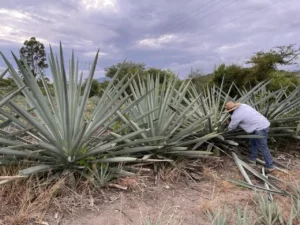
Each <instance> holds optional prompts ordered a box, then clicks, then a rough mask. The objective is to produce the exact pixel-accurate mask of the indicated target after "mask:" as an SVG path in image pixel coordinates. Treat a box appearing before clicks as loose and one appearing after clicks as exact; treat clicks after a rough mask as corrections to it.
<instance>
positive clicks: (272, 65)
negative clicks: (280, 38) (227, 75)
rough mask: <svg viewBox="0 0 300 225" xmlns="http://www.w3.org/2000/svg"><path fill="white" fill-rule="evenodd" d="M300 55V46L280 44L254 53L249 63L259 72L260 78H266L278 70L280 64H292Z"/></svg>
mask: <svg viewBox="0 0 300 225" xmlns="http://www.w3.org/2000/svg"><path fill="white" fill-rule="evenodd" d="M299 55H300V47H299V48H296V47H295V45H288V46H278V47H276V48H275V49H271V50H270V51H268V52H262V51H260V52H257V53H255V55H253V56H252V57H251V58H250V60H249V61H247V63H248V64H252V65H253V67H252V68H253V70H254V71H255V72H256V73H257V77H256V78H257V79H258V80H264V79H266V75H268V74H269V73H271V72H274V71H276V70H277V67H278V65H292V64H297V62H295V61H296V60H297V59H298V58H299Z"/></svg>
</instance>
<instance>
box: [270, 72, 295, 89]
mask: <svg viewBox="0 0 300 225" xmlns="http://www.w3.org/2000/svg"><path fill="white" fill-rule="evenodd" d="M268 79H270V80H271V82H270V84H269V85H268V89H269V90H270V91H276V90H279V89H281V88H282V87H287V88H288V90H289V91H292V90H294V89H295V87H296V86H299V84H300V79H299V77H297V76H296V75H295V73H292V72H286V71H274V72H271V73H270V74H269V76H268Z"/></svg>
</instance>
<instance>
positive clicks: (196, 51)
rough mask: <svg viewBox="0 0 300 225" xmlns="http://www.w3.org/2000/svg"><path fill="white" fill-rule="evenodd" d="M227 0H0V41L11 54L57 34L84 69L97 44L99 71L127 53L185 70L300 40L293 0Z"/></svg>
mask: <svg viewBox="0 0 300 225" xmlns="http://www.w3.org/2000/svg"><path fill="white" fill-rule="evenodd" d="M230 2H231V1H229V2H228V1H219V0H212V1H206V3H207V4H206V5H204V3H201V2H199V1H188V2H183V1H182V0H173V1H172V4H170V1H169V0H161V1H151V0H143V1H132V0H52V1H39V0H26V1H24V0H14V1H3V3H2V4H1V8H0V20H1V21H3V22H2V23H1V25H0V48H1V52H3V53H4V54H5V55H6V56H8V58H9V60H11V59H12V58H11V56H10V52H9V51H10V50H13V51H14V52H16V53H18V49H19V48H20V47H21V46H22V43H23V42H24V41H25V40H27V39H29V38H30V37H32V36H33V37H36V38H37V40H39V41H41V42H43V43H44V44H45V46H48V44H51V45H52V46H53V48H54V50H55V51H57V50H58V48H57V47H58V44H59V42H60V41H62V43H63V46H64V52H65V58H66V59H67V58H68V57H70V55H71V50H72V49H74V51H75V54H76V56H77V58H78V59H79V60H80V69H82V70H86V69H87V67H88V63H90V61H91V60H92V59H93V56H94V54H95V52H96V51H97V49H100V57H99V65H98V67H99V68H97V71H101V70H103V68H105V67H108V66H110V65H112V64H115V63H118V62H122V61H123V60H124V59H125V58H127V60H132V61H136V62H144V63H146V65H147V66H153V67H157V68H167V67H170V68H171V69H173V70H174V72H176V73H179V74H180V76H181V77H185V76H186V75H187V74H188V73H189V71H190V69H191V68H194V69H197V67H199V68H200V69H202V70H203V71H205V72H212V71H213V69H214V66H215V65H219V64H220V63H233V62H238V63H240V64H243V63H244V62H245V60H246V59H247V58H249V57H250V56H251V55H252V54H253V53H254V52H257V51H261V50H264V51H268V50H269V49H270V48H272V47H275V46H278V45H288V44H292V43H300V37H299V35H298V32H297V31H298V29H299V28H300V14H299V9H300V2H299V1H298V0H289V1H288V2H286V1H280V2H278V3H276V2H277V0H265V1H260V0H244V1H236V2H234V4H229V3H230ZM269 4H273V5H269ZM266 6H267V7H266ZM263 7H264V8H263ZM47 52H49V49H47ZM0 67H4V63H3V61H2V60H0ZM99 74H101V73H100V72H99ZM102 75H103V73H102ZM99 76H100V75H99Z"/></svg>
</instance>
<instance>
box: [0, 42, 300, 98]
mask: <svg viewBox="0 0 300 225" xmlns="http://www.w3.org/2000/svg"><path fill="white" fill-rule="evenodd" d="M19 53H20V61H21V63H22V64H26V65H27V66H28V68H29V69H30V70H31V72H32V73H33V75H34V76H35V77H36V79H38V80H39V84H40V85H41V86H42V81H41V76H44V78H45V79H46V81H47V82H48V83H49V79H48V78H46V76H45V74H46V73H45V70H46V69H47V68H48V64H47V57H46V51H45V47H44V44H43V43H41V42H39V41H38V40H37V39H36V38H35V37H31V38H30V39H29V40H26V41H25V42H24V43H23V46H22V47H21V48H20V51H19ZM299 55H300V47H297V46H296V45H293V44H291V45H288V46H278V47H275V48H273V49H271V50H269V51H259V52H256V53H254V54H253V55H252V56H251V57H250V59H249V60H248V61H246V64H248V65H249V66H247V67H244V66H242V65H238V64H235V63H233V64H230V65H226V64H221V65H219V66H217V67H216V68H215V69H214V71H213V72H212V73H209V74H205V73H203V72H202V70H201V68H198V69H195V70H191V71H190V73H189V74H187V76H186V77H187V79H191V81H192V82H193V83H194V84H195V86H196V87H197V88H199V89H201V88H203V87H206V86H207V85H212V84H217V85H223V88H224V90H225V91H227V90H229V88H230V86H231V85H232V83H234V84H235V85H237V86H238V87H244V88H246V89H250V88H251V87H253V86H255V85H256V84H257V83H259V82H261V81H264V80H270V83H269V85H268V88H269V89H270V90H271V91H275V90H278V89H280V88H282V87H287V88H288V89H290V90H292V89H293V88H294V87H295V86H297V85H299V84H300V79H299V73H298V72H297V71H286V70H282V69H279V67H280V66H286V65H292V64H297V59H298V58H299ZM121 65H122V69H121V70H120V71H119V75H118V79H119V80H121V79H122V78H123V77H124V76H126V75H128V74H129V75H131V74H136V73H138V76H136V77H135V79H136V81H137V82H139V79H146V77H147V74H150V75H153V76H158V75H159V76H160V79H159V82H160V83H162V82H163V80H164V78H165V77H167V79H176V80H177V81H178V85H180V83H181V82H182V80H180V79H179V78H178V77H177V75H176V73H175V72H173V71H172V70H170V69H167V70H163V69H159V68H153V67H147V66H146V64H145V63H138V62H132V61H127V62H124V63H117V64H115V65H112V66H110V67H107V68H105V76H106V77H107V79H110V78H112V77H113V76H114V75H115V73H116V72H117V71H118V70H119V68H120V67H121ZM108 83H109V82H108V81H107V80H106V81H102V82H100V81H99V80H97V79H94V80H93V82H92V87H91V92H90V97H92V96H101V95H102V94H103V90H104V89H105V88H106V86H107V85H108ZM83 86H84V85H83ZM0 87H15V84H14V82H13V81H12V79H11V78H9V77H8V78H6V79H2V80H1V81H0ZM234 90H236V89H232V92H234ZM128 92H130V90H129V89H128ZM231 94H236V93H231Z"/></svg>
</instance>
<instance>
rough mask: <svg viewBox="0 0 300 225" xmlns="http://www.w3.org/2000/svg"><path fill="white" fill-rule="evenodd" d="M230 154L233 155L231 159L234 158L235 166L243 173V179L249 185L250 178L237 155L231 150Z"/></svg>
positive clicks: (250, 182)
mask: <svg viewBox="0 0 300 225" xmlns="http://www.w3.org/2000/svg"><path fill="white" fill-rule="evenodd" d="M232 156H233V159H234V161H235V163H236V165H237V167H238V168H239V170H240V172H241V174H242V175H243V177H244V178H245V180H246V181H247V183H248V184H250V185H253V184H252V181H251V180H250V178H249V176H248V174H247V173H246V171H245V170H244V167H243V165H242V163H241V160H240V159H239V158H238V157H237V155H236V154H235V153H234V152H232Z"/></svg>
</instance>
